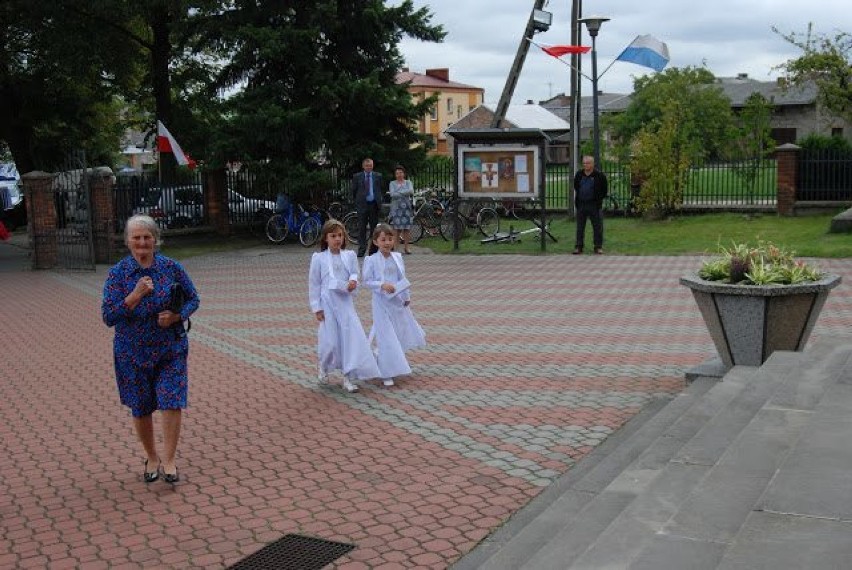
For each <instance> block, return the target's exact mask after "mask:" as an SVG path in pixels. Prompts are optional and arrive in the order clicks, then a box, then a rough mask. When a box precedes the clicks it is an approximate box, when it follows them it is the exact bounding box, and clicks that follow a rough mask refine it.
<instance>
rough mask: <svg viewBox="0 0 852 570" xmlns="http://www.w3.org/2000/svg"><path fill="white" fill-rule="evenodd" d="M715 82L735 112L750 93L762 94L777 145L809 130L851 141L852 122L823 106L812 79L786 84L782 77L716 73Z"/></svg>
mask: <svg viewBox="0 0 852 570" xmlns="http://www.w3.org/2000/svg"><path fill="white" fill-rule="evenodd" d="M716 84H717V85H718V86H719V87H721V89H722V91H723V92H724V93H725V95H726V96H727V97H728V99H730V100H731V108H732V109H733V110H734V112H740V111H742V109H743V108H744V107H745V104H746V100H747V99H748V97H749V96H750V95H751V94H752V93H760V94H761V95H763V97H764V98H765V99H766V100H767V101H769V102H770V103H771V104H772V106H773V111H772V117H771V118H770V127H771V129H772V139H773V140H774V141H775V143H776V144H778V145H782V144H786V143H795V142H796V141H797V140H800V139H802V138H804V137H806V136H808V135H811V134H818V135H825V136H839V137H845V138H846V139H847V140H848V141H850V142H852V124H850V123H849V121H846V120H844V119H843V118H842V117H838V116H837V115H834V114H832V113H830V112H827V111H826V110H825V109H823V108H822V106H821V105H820V104H819V101H818V93H817V87H816V85H815V84H813V83H808V84H805V85H801V86H799V85H790V86H786V85H785V83H784V81H783V79H779V80H777V81H757V80H755V79H751V78H750V77H749V76H748V74H746V73H740V74H738V75H737V76H736V77H719V78H717V79H716Z"/></svg>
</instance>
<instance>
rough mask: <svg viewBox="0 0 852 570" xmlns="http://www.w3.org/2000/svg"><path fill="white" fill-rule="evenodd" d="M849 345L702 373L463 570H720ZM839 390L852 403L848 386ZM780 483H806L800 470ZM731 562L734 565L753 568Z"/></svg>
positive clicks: (834, 342)
mask: <svg viewBox="0 0 852 570" xmlns="http://www.w3.org/2000/svg"><path fill="white" fill-rule="evenodd" d="M851 347H852V339H830V340H829V339H821V342H819V343H817V344H816V345H813V346H812V347H810V348H809V350H808V352H806V353H784V352H778V353H775V354H774V355H773V356H772V357H771V358H770V359H769V360H768V361H767V362H766V363H765V364H764V365H763V366H762V367H761V368H750V367H735V368H733V369H732V370H731V371H730V372H729V373H728V374H727V375H726V376H725V378H724V379H723V380H722V381H721V382H719V381H717V380H715V379H702V378H699V379H697V380H696V382H694V383H693V384H692V385H690V386H689V388H688V389H687V390H686V391H685V392H684V393H682V394H680V395H679V396H677V397H676V398H674V399H673V400H672V401H671V402H670V403H669V404H668V405H667V406H665V407H663V408H662V409H660V410H659V411H657V412H652V413H653V415H652V416H650V417H645V418H643V419H641V420H640V419H639V418H636V419H637V422H638V423H637V424H634V423H633V422H631V423H630V424H628V426H626V427H625V429H624V430H622V431H621V432H619V433H618V434H616V435H615V436H613V437H612V438H610V439H609V440H607V441H606V442H604V444H603V445H601V446H600V447H599V448H598V449H597V450H596V451H595V452H594V453H592V454H591V455H590V456H589V457H587V458H585V459H584V460H583V461H582V462H580V464H578V465H577V466H576V467H575V468H574V469H572V470H571V471H570V472H569V473H567V474H566V475H565V476H564V477H563V478H561V479H560V480H559V481H558V482H557V483H556V484H554V485H552V486H551V487H549V488H548V489H547V490H546V491H545V492H543V493H542V495H540V496H539V497H537V499H536V501H534V502H533V504H531V505H530V507H527V508H525V509H524V510H522V511H521V512H520V513H518V514H517V515H516V516H515V517H513V519H512V520H510V521H509V522H508V523H507V524H506V525H505V526H504V527H503V528H502V529H500V530H499V531H498V532H497V533H495V534H494V535H493V536H491V537H489V539H487V540H486V541H485V542H484V543H483V544H482V545H480V547H478V548H477V549H476V550H474V551H473V552H472V553H471V554H469V555H468V556H466V557H465V558H464V559H462V560H461V561H459V562H458V563H457V564H456V565H455V566H454V568H456V569H457V570H458V569H462V570H467V569H471V568H483V569H485V568H487V569H492V570H497V569H510V568H511V569H518V568H524V569H528V570H532V569H535V570H541V569H548V568H554V569H556V568H558V569H566V568H571V569H598V568H634V569H644V568H648V569H651V568H653V569H656V570H665V569H667V568H673V569H674V568H687V567H688V568H690V569H698V570H700V569H702V568H708V569H710V568H716V566H717V565H718V564H719V562H720V561H721V560H722V558H723V556H726V553H727V552H728V550H729V549H730V550H731V551H732V552H734V549H733V548H731V546H732V545H733V544H734V543H735V542H736V541H737V539H738V537H740V535H741V533H742V532H744V531H743V530H742V529H743V528H745V527H744V523H745V522H746V521H747V520H748V519H750V517H751V516H752V515H753V514H754V513H755V512H756V511H755V509H757V508H760V507H758V506H757V505H759V504H760V501H762V500H770V499H772V496H771V495H770V494H769V493H768V491H767V488H770V489H771V486H770V482H772V481H774V479H773V477H775V476H776V474H777V473H778V472H779V467H780V466H781V465H783V464H785V461H786V460H787V458H788V456H789V455H791V449H793V446H794V445H795V444H796V442H797V441H798V440H799V437H800V436H801V434H802V433H808V432H807V428H808V426H809V425H810V424H811V421H810V420H811V419H812V417H813V415H814V410H815V409H816V408H817V406H825V405H827V404H826V399H827V396H826V391H827V390H833V389H834V388H833V385H834V384H836V379H837V375H838V374H840V373H841V371H844V370H846V366H847V361H849V360H850V354H852V348H851ZM850 367H852V364H850ZM849 376H850V381H849V389H850V394H849V398H848V402H849V403H850V406H852V372H850V373H849ZM837 398H838V402H846V401H847V400H846V399H845V398H846V394H845V392H844V393H843V394H838V396H837ZM837 407H838V409H843V408H842V405H841V404H838V405H837ZM641 415H642V414H640V416H641ZM849 416H850V417H852V414H849ZM813 437H817V435H814V436H813ZM802 453H804V450H803V452H802ZM850 460H851V461H852V459H850ZM793 465H794V464H792V463H791V469H792V468H793ZM795 465H797V466H798V467H802V466H803V465H804V464H803V463H802V464H798V463H797V464H795ZM851 467H852V466H851ZM781 472H782V473H783V470H781ZM848 472H852V469H850V471H847V473H848ZM835 475H836V476H837V477H840V475H841V473H840V472H837V473H836V474H835ZM847 477H848V476H847ZM782 482H785V484H786V485H788V486H795V485H798V484H805V481H804V480H802V474H801V473H800V472H799V471H795V472H794V471H790V477H789V479H787V480H784V479H779V484H780V483H782ZM831 483H832V484H838V483H839V481H838V480H835V479H832V481H831ZM847 483H848V479H847ZM772 500H775V501H776V503H777V499H772ZM815 500H818V498H816V499H815ZM776 503H773V504H776ZM844 508H845V507H844ZM844 512H847V511H844ZM848 512H849V513H852V495H850V500H849V509H848ZM850 520H852V514H850ZM755 524H756V523H755ZM833 531H834V532H835V533H839V532H840V529H837V528H835V529H833ZM767 540H768V539H767ZM767 544H769V543H768V542H767ZM850 544H852V541H850ZM767 547H768V546H767ZM850 548H852V547H850ZM736 552H738V553H739V554H738V555H739V556H745V554H747V551H744V553H743V552H740V551H739V550H737V551H736ZM731 556H733V555H731ZM726 559H727V558H726ZM732 560H733V561H732V563H731V564H732V565H731V566H730V568H747V567H751V566H748V565H745V566H737V565H736V564H737V563H738V562H737V560H736V559H732ZM753 567H759V566H753Z"/></svg>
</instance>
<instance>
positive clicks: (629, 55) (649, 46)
mask: <svg viewBox="0 0 852 570" xmlns="http://www.w3.org/2000/svg"><path fill="white" fill-rule="evenodd" d="M615 59H616V61H626V62H628V63H635V64H637V65H643V66H645V67H650V68H651V69H653V70H654V71H658V72H659V71H662V70H663V68H665V67H666V65H667V64H668V63H669V46H667V45H666V44H664V43H663V42H661V41H660V40H658V39H657V38H655V37H654V36H651V35H647V34H646V35H644V36H636V39H635V40H633V41H632V42H631V43H630V45H629V46H627V47H626V48H624V51H623V52H621V55H619V56H618V57H617V58H615Z"/></svg>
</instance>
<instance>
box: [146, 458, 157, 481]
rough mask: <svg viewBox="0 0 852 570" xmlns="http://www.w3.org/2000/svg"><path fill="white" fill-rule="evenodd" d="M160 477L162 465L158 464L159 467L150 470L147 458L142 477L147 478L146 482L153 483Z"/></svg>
mask: <svg viewBox="0 0 852 570" xmlns="http://www.w3.org/2000/svg"><path fill="white" fill-rule="evenodd" d="M159 478H160V466H159V465H157V468H156V469H155V470H154V471H148V460H147V459H146V460H145V470H144V471H143V472H142V479H144V480H145V482H146V483H153V482H154V481H156V480H157V479H159Z"/></svg>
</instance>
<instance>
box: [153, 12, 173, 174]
mask: <svg viewBox="0 0 852 570" xmlns="http://www.w3.org/2000/svg"><path fill="white" fill-rule="evenodd" d="M150 10H151V12H150V16H149V21H148V25H149V26H151V34H152V37H153V42H152V44H153V47H152V49H151V85H152V88H153V90H154V111H155V115H156V117H157V120H160V121H162V122H163V124H164V125H166V128H167V129H170V130H171V129H174V126H173V125H172V94H171V80H170V77H169V61H170V60H171V52H172V44H171V37H170V35H169V31H170V30H169V27H170V24H171V21H172V17H171V14H170V13H169V9H168V6H167V5H165V4H164V3H162V4H160V3H158V4H157V5H155V6H152V7H151V8H150ZM172 132H174V131H172ZM158 159H159V161H160V173H161V175H162V181H163V182H173V181H174V180H175V172H176V169H177V168H176V167H177V163H176V162H175V156H174V154H172V153H160V154H159V158H158Z"/></svg>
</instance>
